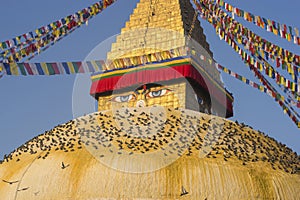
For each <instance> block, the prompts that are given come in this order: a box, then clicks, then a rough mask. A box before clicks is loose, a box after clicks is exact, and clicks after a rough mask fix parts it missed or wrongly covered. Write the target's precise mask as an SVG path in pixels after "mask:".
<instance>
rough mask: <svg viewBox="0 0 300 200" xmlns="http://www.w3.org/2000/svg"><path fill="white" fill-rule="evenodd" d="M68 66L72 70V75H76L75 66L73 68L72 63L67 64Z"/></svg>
mask: <svg viewBox="0 0 300 200" xmlns="http://www.w3.org/2000/svg"><path fill="white" fill-rule="evenodd" d="M67 65H68V67H69V69H70V73H71V74H75V69H74V66H73V64H72V62H67Z"/></svg>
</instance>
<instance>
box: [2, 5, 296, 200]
mask: <svg viewBox="0 0 300 200" xmlns="http://www.w3.org/2000/svg"><path fill="white" fill-rule="evenodd" d="M212 56H213V54H212V52H211V51H210V50H209V45H208V43H207V42H206V39H205V36H204V34H203V30H202V28H201V26H200V23H199V21H198V20H197V18H196V15H195V11H194V9H193V7H192V5H191V3H190V1H188V0H141V1H140V3H138V4H137V7H136V8H135V10H134V11H133V14H132V15H131V16H130V19H129V21H128V22H126V25H125V28H123V29H122V30H121V34H120V35H119V36H118V37H117V39H116V42H115V43H114V44H113V45H112V48H111V51H110V52H109V53H108V60H109V62H108V64H107V70H106V71H105V72H104V73H96V74H93V76H92V77H91V78H92V82H93V83H92V87H91V90H90V93H91V95H92V96H93V97H95V98H96V100H97V101H98V112H95V113H91V114H88V115H86V116H82V117H80V118H77V119H74V120H71V121H69V122H67V123H65V124H61V125H58V126H56V127H54V128H53V129H52V130H49V131H46V132H45V133H43V134H41V135H39V136H36V137H35V138H33V139H32V140H30V141H28V142H26V143H25V144H24V145H22V146H20V147H19V148H17V149H15V150H14V151H13V152H12V153H10V154H9V155H6V156H5V157H4V159H3V160H2V161H1V163H0V179H2V181H0V199H45V200H47V199H49V200H50V199H51V200H52V199H72V200H73V199H79V200H81V199H148V200H150V199H164V200H167V199H170V200H171V199H195V200H199V199H297V198H299V192H300V172H299V170H300V157H299V156H298V155H297V154H296V153H295V152H293V151H292V150H291V149H289V148H288V147H286V146H285V145H283V144H281V143H279V142H277V141H276V140H274V139H272V138H270V137H268V136H267V135H265V134H263V133H261V132H259V131H255V130H253V129H252V128H251V127H249V126H247V125H245V124H240V123H237V122H232V121H230V120H228V119H226V118H229V117H231V116H232V115H233V106H232V103H233V96H232V95H231V94H230V93H229V92H228V91H227V90H226V89H225V88H224V85H223V83H222V81H221V79H220V74H219V72H218V70H217V69H216V68H214V67H213V65H212V64H211V61H212V60H213V59H212Z"/></svg>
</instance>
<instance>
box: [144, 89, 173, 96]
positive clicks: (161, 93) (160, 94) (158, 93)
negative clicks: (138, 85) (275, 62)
mask: <svg viewBox="0 0 300 200" xmlns="http://www.w3.org/2000/svg"><path fill="white" fill-rule="evenodd" d="M169 91H170V90H168V89H161V90H157V91H151V92H149V93H148V94H147V97H150V98H155V97H161V96H164V95H165V94H167V93H168V92H169Z"/></svg>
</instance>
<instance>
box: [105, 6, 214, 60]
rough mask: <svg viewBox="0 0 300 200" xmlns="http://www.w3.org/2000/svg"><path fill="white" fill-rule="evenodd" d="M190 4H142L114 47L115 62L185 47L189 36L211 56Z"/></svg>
mask: <svg viewBox="0 0 300 200" xmlns="http://www.w3.org/2000/svg"><path fill="white" fill-rule="evenodd" d="M196 16H197V15H196V13H195V10H194V8H193V6H192V4H191V3H190V1H189V0H141V1H140V2H139V3H138V4H137V7H136V8H135V9H134V11H133V13H132V14H131V15H130V19H129V21H127V22H126V25H125V27H124V28H123V29H122V30H121V34H120V35H119V36H117V39H116V42H115V43H113V44H112V47H111V52H109V53H108V55H107V58H108V59H109V60H114V59H118V58H124V57H132V56H140V55H145V54H151V53H156V52H161V51H167V50H170V49H175V48H178V47H184V46H186V43H187V40H188V37H185V36H188V35H190V37H192V38H193V39H194V40H195V41H196V42H197V43H199V44H201V46H203V47H204V49H206V51H208V52H209V54H210V55H212V53H211V52H210V51H209V45H208V43H207V42H206V37H205V35H204V34H203V29H202V28H201V26H200V22H199V21H198V20H197V17H196Z"/></svg>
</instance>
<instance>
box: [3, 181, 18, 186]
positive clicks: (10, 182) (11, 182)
mask: <svg viewBox="0 0 300 200" xmlns="http://www.w3.org/2000/svg"><path fill="white" fill-rule="evenodd" d="M2 181H3V182H4V183H9V184H10V185H12V184H14V183H18V182H19V181H6V180H2Z"/></svg>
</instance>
